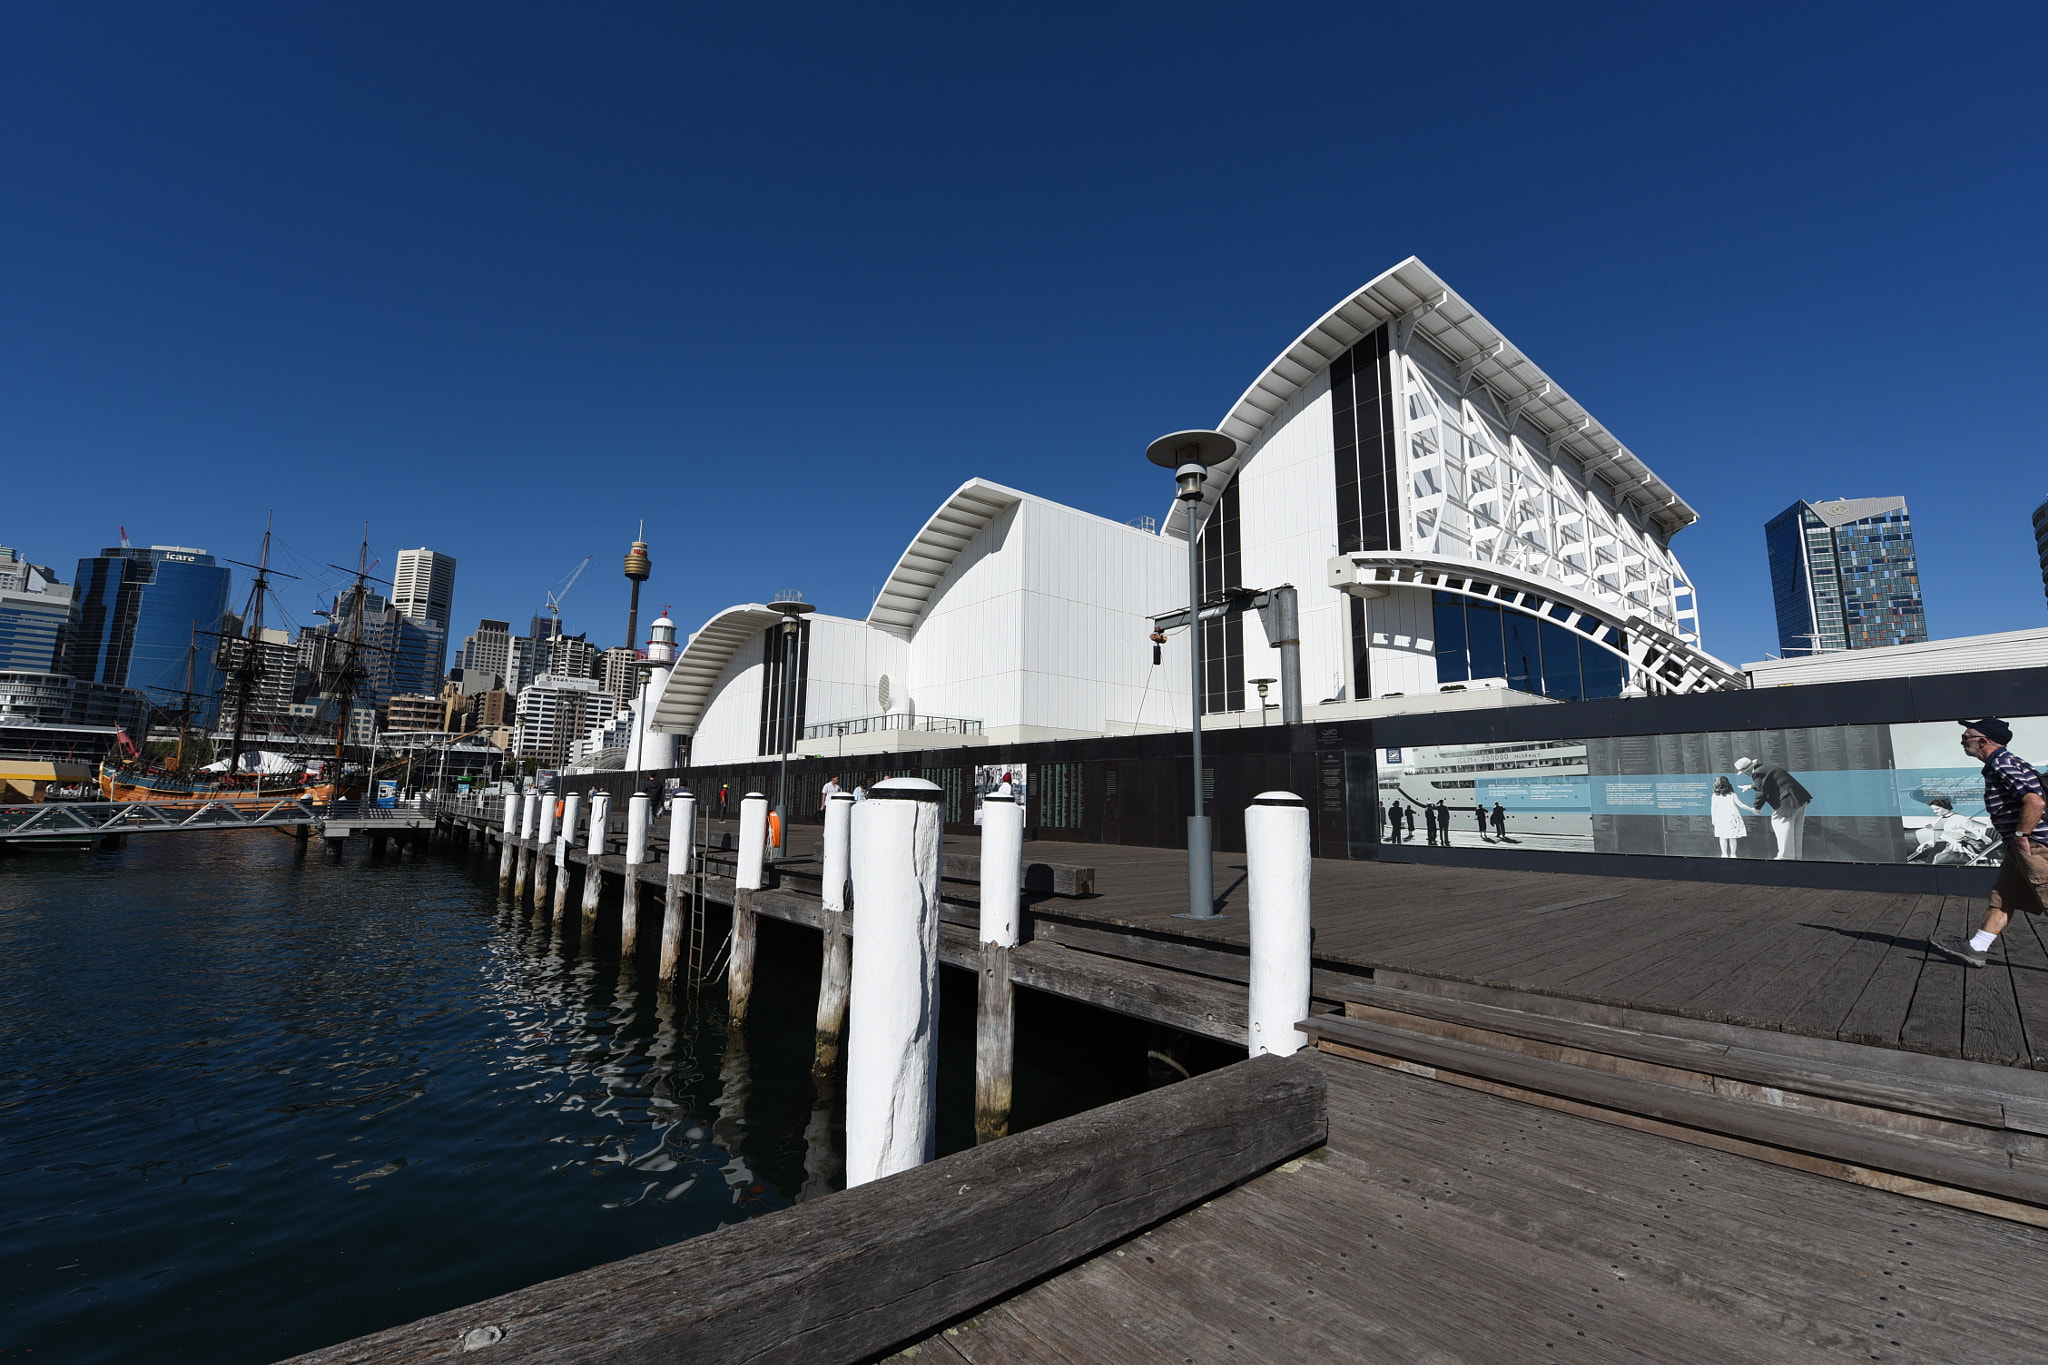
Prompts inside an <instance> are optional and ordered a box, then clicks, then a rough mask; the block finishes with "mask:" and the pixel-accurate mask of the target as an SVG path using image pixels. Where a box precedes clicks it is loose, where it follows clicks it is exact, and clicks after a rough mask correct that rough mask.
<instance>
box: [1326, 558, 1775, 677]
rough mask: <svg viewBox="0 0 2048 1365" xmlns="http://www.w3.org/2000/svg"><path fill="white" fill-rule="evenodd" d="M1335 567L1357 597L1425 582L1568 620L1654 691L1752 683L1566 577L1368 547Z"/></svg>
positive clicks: (1333, 577)
mask: <svg viewBox="0 0 2048 1365" xmlns="http://www.w3.org/2000/svg"><path fill="white" fill-rule="evenodd" d="M1329 572H1330V586H1331V587H1333V588H1337V589H1339V590H1341V591H1343V592H1347V593H1351V594H1352V595H1354V596H1357V597H1365V598H1374V597H1383V596H1385V595H1386V592H1387V590H1388V589H1390V588H1397V587H1412V588H1426V589H1429V590H1431V591H1434V592H1448V593H1454V594H1457V595H1458V596H1461V597H1467V598H1472V599H1474V600H1477V601H1483V602H1488V603H1492V604H1494V605H1496V606H1499V607H1501V608H1503V609H1505V610H1508V611H1516V612H1520V613H1522V614H1523V615H1525V616H1531V617H1534V618H1536V619H1537V620H1539V621H1548V622H1551V623H1552V624H1554V625H1559V626H1563V627H1564V628H1565V629H1567V630H1570V631H1572V632H1574V633H1576V634H1577V635H1578V636H1579V637H1580V638H1581V639H1583V640H1584V641H1586V642H1587V643H1589V644H1592V645H1595V646H1597V647H1599V648H1601V649H1604V650H1606V651H1607V652H1608V653H1609V654H1612V655H1614V656H1615V657H1616V658H1619V659H1623V660H1625V661H1626V662H1627V663H1628V676H1629V680H1630V682H1631V683H1632V684H1634V685H1635V686H1636V687H1639V688H1641V689H1642V690H1643V691H1645V692H1648V693H1651V694H1654V695H1674V696H1676V695H1683V694H1686V693H1692V692H1734V691H1740V690H1741V689H1743V688H1745V687H1747V686H1748V681H1747V680H1746V679H1745V678H1744V676H1743V674H1742V673H1741V672H1740V671H1739V670H1737V669H1735V668H1732V667H1730V666H1729V665H1728V664H1725V663H1723V662H1722V661H1721V660H1719V659H1717V658H1715V657H1714V656H1713V655H1711V654H1709V653H1707V652H1706V651H1705V650H1703V649H1700V648H1699V647H1698V646H1696V645H1694V644H1693V643H1692V642H1690V641H1688V640H1684V639H1681V638H1680V637H1679V636H1678V635H1676V634H1675V633H1674V632H1672V631H1670V630H1668V629H1666V628H1665V627H1664V626H1663V625H1661V624H1659V623H1658V622H1657V621H1655V620H1653V619H1651V618H1650V617H1649V616H1647V615H1646V614H1644V613H1643V612H1641V611H1628V610H1625V609H1610V608H1609V607H1607V606H1606V605H1605V604H1604V603H1602V602H1598V601H1595V602H1588V601H1585V600H1583V599H1581V598H1580V597H1579V596H1578V595H1577V594H1576V593H1572V592H1569V591H1567V590H1566V589H1565V587H1564V585H1562V584H1560V583H1557V582H1554V581H1546V580H1545V579H1543V578H1541V577H1539V576H1537V575H1533V574H1530V573H1528V572H1526V571H1524V570H1520V569H1513V568H1507V567H1504V566H1501V565H1497V564H1488V563H1483V562H1479V563H1475V562H1471V561H1465V562H1458V561H1450V560H1436V559H1432V558H1429V557H1425V556H1421V555H1410V554H1400V553H1389V552H1380V551H1362V550H1361V551H1354V552H1353V553H1351V554H1347V555H1338V556H1336V557H1335V558H1333V559H1332V560H1331V561H1330V566H1329Z"/></svg>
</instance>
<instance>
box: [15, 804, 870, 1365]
mask: <svg viewBox="0 0 2048 1365" xmlns="http://www.w3.org/2000/svg"><path fill="white" fill-rule="evenodd" d="M178 839H182V840H184V841H185V842H183V843H180V842H178ZM178 839H163V840H159V841H157V842H156V843H154V844H152V843H150V842H148V841H145V840H142V839H137V840H134V841H132V842H131V844H130V846H129V847H128V848H127V849H125V850H119V851H108V852H104V853H94V854H91V855H84V856H73V857H71V858H70V859H69V860H68V861H65V862H61V863H59V862H51V861H34V860H29V859H8V860H4V861H0V991H4V992H5V993H6V998H7V999H8V1000H9V1002H10V1010H9V1012H8V1014H7V1017H6V1019H5V1020H4V1022H0V1124H4V1132H5V1134H6V1141H5V1143H4V1144H0V1254H4V1255H5V1257H6V1264H7V1265H8V1267H9V1268H10V1270H11V1271H12V1272H13V1273H12V1274H11V1275H9V1276H8V1277H7V1278H6V1280H5V1282H4V1285H0V1304H4V1308H5V1320H6V1321H7V1322H8V1325H9V1332H8V1334H7V1336H8V1340H7V1341H6V1342H5V1343H4V1344H5V1345H7V1346H9V1347H14V1348H18V1349H20V1350H22V1351H23V1353H24V1354H26V1353H27V1351H28V1350H30V1349H33V1350H35V1351H37V1352H40V1353H44V1354H48V1355H50V1356H52V1357H53V1358H59V1359H64V1360H71V1361H100V1360H108V1361H111V1360H127V1359H138V1358H140V1359H149V1358H161V1357H168V1356H171V1355H173V1354H178V1353H184V1354H186V1355H188V1356H190V1357H191V1358H193V1359H207V1360H217V1361H228V1362H234V1361H251V1362H259V1361H269V1360H275V1359H277V1358H279V1357H282V1356H286V1355H290V1354H292V1353H294V1352H296V1351H301V1350H307V1349H311V1348H313V1347H316V1346H319V1345H322V1344H324V1343H327V1342H330V1341H334V1340H339V1339H342V1338H345V1337H348V1336H352V1335H356V1334H359V1333H362V1332H365V1331H370V1330H374V1329H376V1328H378V1327H381V1326H386V1325H390V1324H392V1323H396V1322H403V1321H408V1320H410V1319H412V1318H415V1317H419V1316H422V1315H424V1314H427V1313H432V1312H437V1311H441V1310H443V1309H446V1308H451V1307H455V1306H458V1305H460V1304H463V1303H468V1302H472V1301H474V1300H476V1299H479V1298H483V1297H486V1296H488V1295H491V1294H496V1293H502V1292H506V1291H508V1290H511V1289H514V1288H517V1287H520V1286H523V1285H526V1284H530V1283H533V1282H535V1281H536V1280H540V1279H545V1278H548V1277H550V1276H554V1275H561V1274H566V1273H569V1272H571V1271H574V1270H578V1269H582V1268H585V1267H588V1266H592V1265H597V1264H602V1263H604V1262H607V1261H611V1260H615V1259H617V1258H619V1257H622V1256H627V1255H631V1254H633V1253H635V1252H639V1251H642V1250H646V1249H649V1248H651V1247H654V1246H658V1245H663V1244H667V1243H671V1242H674V1241H677V1240H679V1239H681V1238H684V1237H689V1236H693V1235H696V1234H699V1233H702V1232H705V1231H709V1230H711V1229H713V1228H715V1227H718V1226H721V1225H723V1224H726V1223H731V1222H734V1221H738V1220H741V1219H744V1218H747V1217H751V1216H754V1215H755V1214H758V1213H760V1212H763V1211H766V1210H770V1209H774V1208H778V1207H782V1206H784V1205H786V1204H788V1203H789V1202H791V1201H792V1200H794V1199H796V1198H799V1197H803V1198H810V1197H815V1195H816V1194H818V1193H820V1192H823V1191H825V1190H827V1189H829V1188H834V1187H836V1186H835V1181H836V1180H837V1177H836V1176H835V1175H834V1174H833V1172H834V1171H835V1170H836V1169H837V1167H836V1162H837V1156H836V1151H837V1143H838V1138H837V1135H836V1131H835V1130H834V1127H833V1121H832V1117H831V1109H832V1105H831V1103H830V1102H827V1103H826V1105H825V1111H826V1114H825V1118H824V1119H823V1120H822V1125H821V1120H820V1118H819V1114H818V1111H817V1105H816V1102H815V1099H814V1097H813V1096H812V1094H811V1093H810V1089H811V1087H810V1081H809V1060H810V1038H809V1030H810V1019H811V1013H812V998H813V995H814V992H815V984H816V978H815V963H814V962H809V963H807V962H804V961H802V960H797V961H794V962H785V961H780V960H778V959H777V957H776V956H775V955H774V954H773V953H769V954H764V955H763V958H762V961H761V965H760V968H759V971H760V977H759V980H758V981H757V985H756V995H755V1021H756V1022H755V1030H754V1037H753V1038H752V1039H751V1040H748V1039H734V1038H728V1036H727V1033H726V1027H725V1017H724V1000H723V993H722V992H720V991H717V990H708V991H704V992H702V993H700V994H697V995H695V996H692V995H690V994H688V993H687V991H686V992H684V993H682V994H678V993H677V992H675V991H673V990H670V989H667V988H665V987H662V986H660V985H659V984H658V983H657V982H656V981H655V979H654V976H653V973H652V971H651V970H648V969H643V968H641V967H640V966H639V965H638V964H635V963H631V962H623V961H621V960H620V959H619V958H618V956H617V954H616V952H615V951H614V950H609V949H606V948H603V947H602V946H599V947H598V948H597V949H596V951H594V952H593V951H591V949H590V947H589V946H587V945H572V944H571V943H570V941H569V940H570V938H571V936H572V934H573V933H574V919H573V917H571V918H570V919H568V920H567V921H565V922H564V923H562V924H559V925H558V924H556V923H554V922H553V921H552V917H551V915H550V913H549V910H548V909H547V908H541V909H539V911H538V912H537V913H536V911H535V909H534V908H533V907H531V906H530V905H529V906H518V905H515V904H513V903H511V902H510V901H499V900H498V899H497V897H496V895H495V881H496V871H497V865H496V860H495V859H484V858H478V859H458V858H452V857H451V858H439V857H437V858H428V859H412V858H407V859H403V860H401V859H396V858H390V857H387V858H383V859H373V858H370V857H368V856H365V855H364V854H363V853H362V852H360V851H356V850H351V853H350V854H349V855H348V856H346V857H345V858H343V859H342V860H339V861H336V860H333V859H328V858H313V859H307V858H303V857H301V856H300V855H301V854H302V852H303V849H302V848H300V847H299V846H298V845H297V844H296V841H288V840H282V839H276V838H275V837H274V836H271V838H270V839H269V841H267V842H264V841H259V840H257V839H256V837H255V836H248V835H220V836H213V835H207V836H178ZM651 962H652V959H651V958H649V963H650V964H651ZM750 1042H751V1046H750ZM230 1321H232V1324H233V1330H232V1331H228V1330H226V1328H227V1325H228V1324H229V1322H230Z"/></svg>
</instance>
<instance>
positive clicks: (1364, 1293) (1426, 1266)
mask: <svg viewBox="0 0 2048 1365" xmlns="http://www.w3.org/2000/svg"><path fill="white" fill-rule="evenodd" d="M1304 1055H1308V1054H1304ZM1317 1060H1318V1062H1319V1064H1320V1066H1321V1068H1322V1070H1323V1071H1324V1073H1325V1075H1326V1077H1327V1079H1328V1082H1329V1091H1328V1104H1329V1125H1330V1132H1329V1140H1328V1145H1327V1146H1326V1147H1325V1148H1323V1149H1322V1150H1321V1151H1318V1152H1315V1153H1312V1154H1310V1155H1309V1156H1308V1157H1305V1158H1301V1159H1297V1160H1294V1161H1290V1162H1287V1163H1285V1164H1284V1165H1282V1166H1280V1167H1279V1168H1277V1169H1275V1170H1273V1171H1271V1172H1268V1173H1267V1174H1265V1175H1262V1176H1259V1177H1258V1178H1256V1179H1254V1180H1251V1181H1249V1182H1247V1183H1245V1184H1243V1185H1241V1186H1239V1187H1237V1188H1236V1189H1234V1190H1231V1191H1229V1192H1228V1193H1225V1194H1222V1195H1220V1196H1218V1197H1216V1198H1214V1199H1212V1200H1210V1201H1208V1202H1206V1203H1204V1204H1202V1205H1201V1206H1200V1207H1198V1208H1195V1209H1193V1210H1190V1211H1188V1212H1186V1213H1184V1214H1182V1215H1181V1216H1179V1217H1177V1218H1173V1219H1170V1220H1168V1221H1167V1222H1165V1223H1163V1224H1160V1225H1159V1226H1157V1227H1154V1228H1153V1229H1151V1230H1150V1231H1147V1232H1144V1233H1142V1234H1140V1235H1139V1236H1137V1237H1134V1238H1131V1239H1129V1240H1127V1241H1125V1242H1123V1243H1121V1244H1119V1245H1118V1246H1116V1247H1114V1248H1111V1249H1109V1250H1106V1251H1103V1252H1101V1253H1099V1254H1097V1255H1095V1256H1093V1257H1091V1258H1089V1259H1088V1260H1086V1261H1083V1262H1081V1263H1080V1264H1078V1265H1076V1266H1074V1267H1072V1268H1070V1269H1068V1270H1066V1271H1065V1272H1064V1273H1062V1274H1059V1275H1057V1276H1054V1277H1053V1278H1051V1279H1049V1280H1046V1281H1044V1282H1042V1283H1040V1284H1038V1285H1036V1286H1034V1287H1032V1288H1029V1289H1026V1290H1024V1291H1023V1292H1022V1293H1019V1294H1016V1295H1014V1296H1011V1297H1009V1298H1007V1299H1005V1300H1003V1301H1002V1302H1000V1303H997V1304H995V1305H993V1306H990V1307H987V1308H984V1309H982V1310H981V1311H979V1312H977V1313H976V1314H975V1315H973V1316H972V1317H970V1318H969V1319H967V1320H966V1321H964V1322H960V1323H956V1324H954V1325H953V1326H951V1327H949V1328H947V1329H946V1330H944V1331H941V1332H938V1333H935V1334H933V1335H931V1336H930V1337H928V1338H927V1339H925V1340H924V1341H922V1342H921V1343H919V1344H918V1345H917V1346H915V1347H913V1348H911V1349H910V1350H908V1351H905V1352H904V1353H903V1354H904V1355H906V1356H908V1355H911V1354H913V1353H914V1354H915V1355H916V1357H917V1358H919V1359H920V1361H939V1362H946V1361H951V1362H969V1363H970V1365H1025V1363H1026V1362H1030V1363H1032V1365H1038V1363H1040V1362H1075V1365H1092V1363H1093V1362H1099V1361H1118V1362H1131V1363H1132V1365H1146V1363H1148V1362H1159V1365H1195V1363H1198V1362H1199V1363H1201V1365H1207V1363H1208V1362H1232V1365H1242V1363H1243V1362H1248V1361H1275V1362H1283V1361H1284V1362H1298V1361H1308V1360H1375V1361H1379V1360H1385V1361H1441V1362H1450V1361H1463V1362H1479V1363H1483V1365H1494V1363H1495V1362H1498V1365H1524V1362H1536V1361H1616V1362H1622V1361H1628V1362H1642V1361H1670V1362H1698V1365H1727V1362H1738V1361H1757V1362H1764V1361H1771V1362H1794V1361H1809V1360H1859V1361H1864V1360H1877V1361H1965V1360H1967V1361H1975V1362H2005V1361H2014V1362H2017V1361H2037V1360H2040V1359H2042V1358H2043V1355H2044V1348H2043V1343H2044V1342H2048V1304H2044V1302H2043V1300H2042V1299H2041V1296H2040V1295H2038V1294H2036V1293H2034V1292H2033V1286H2035V1285H2037V1284H2040V1283H2042V1282H2043V1281H2044V1279H2048V1230H2044V1229H2041V1228H2037V1227H2028V1226H2025V1225H2023V1224H2019V1223H2009V1222H2002V1221H2000V1220H1997V1219H1992V1218H1986V1217H1983V1216H1981V1215H1979V1214H1975V1213H1971V1212H1968V1211H1965V1210H1961V1209H1951V1208H1943V1207H1940V1206H1937V1205H1930V1204H1927V1203H1924V1202H1920V1201H1917V1200H1912V1199H1907V1198H1904V1197H1901V1196H1897V1195H1891V1194H1886V1193H1881V1192H1877V1191H1871V1190H1865V1189H1859V1188H1856V1187H1853V1186H1848V1185H1843V1184H1839V1183H1837V1182H1833V1181H1828V1180H1821V1179H1816V1178H1814V1177H1812V1176H1808V1175H1804V1174H1802V1173H1800V1172H1797V1171H1789V1170H1784V1169H1781V1168H1779V1167H1774V1166H1768V1165H1764V1164H1761V1163H1758V1162H1753V1161H1748V1160H1745V1159H1743V1158H1741V1157H1738V1156H1731V1155H1728V1154H1725V1153H1721V1152H1715V1151H1708V1150H1703V1149H1698V1148H1692V1147H1682V1146H1678V1145H1676V1144H1673V1143H1670V1142H1668V1141H1666V1140H1665V1139H1662V1138H1658V1137H1654V1136H1650V1135H1646V1134H1642V1133H1636V1132H1630V1131H1628V1130H1626V1129H1622V1128H1616V1127H1611V1126H1609V1125H1606V1124H1602V1123H1597V1122H1593V1121H1591V1120H1588V1119H1582V1118H1578V1117H1575V1116H1572V1115H1569V1114H1560V1113H1553V1112H1550V1111H1546V1110H1541V1109H1535V1108H1531V1107H1529V1106H1527V1105H1522V1104H1517V1103H1515V1102H1513V1101H1509V1100H1502V1099H1495V1098H1493V1097H1491V1096H1487V1095H1479V1094H1473V1093H1471V1092H1469V1091H1461V1090H1455V1089H1452V1088H1450V1087H1448V1086H1443V1085H1438V1084H1435V1083H1433V1082H1430V1081H1425V1080H1420V1079H1417V1078H1415V1077H1411V1076H1405V1075H1402V1074H1400V1073H1398V1072H1392V1071H1385V1070H1381V1069H1379V1068H1376V1067H1370V1066H1366V1065H1364V1064H1362V1063H1356V1062H1349V1061H1344V1060H1340V1059H1337V1058H1333V1057H1329V1056H1319V1057H1318V1059H1317Z"/></svg>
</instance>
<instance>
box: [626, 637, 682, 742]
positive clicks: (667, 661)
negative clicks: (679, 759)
mask: <svg viewBox="0 0 2048 1365" xmlns="http://www.w3.org/2000/svg"><path fill="white" fill-rule="evenodd" d="M675 666H676V623H675V622H673V621H671V620H669V619H668V612H667V611H663V612H662V614H661V615H660V617H658V618H657V619H656V620H655V622H654V624H653V625H651V626H649V627H648V628H647V683H646V686H644V687H642V688H641V689H640V692H639V695H638V696H637V697H636V698H635V700H634V703H633V706H634V716H633V746H634V748H635V750H636V751H637V757H635V758H634V760H633V761H632V762H631V763H630V764H629V765H628V766H630V767H633V768H636V769H639V770H642V771H645V770H648V769H661V768H673V767H674V766H675V765H676V738H675V736H674V735H664V734H657V733H655V732H654V731H653V730H651V729H649V728H648V726H649V723H650V722H651V721H652V720H653V716H654V708H655V707H656V706H657V705H658V704H659V703H660V701H661V695H662V693H663V692H665V691H667V690H668V675H669V674H670V673H671V672H673V671H674V670H675Z"/></svg>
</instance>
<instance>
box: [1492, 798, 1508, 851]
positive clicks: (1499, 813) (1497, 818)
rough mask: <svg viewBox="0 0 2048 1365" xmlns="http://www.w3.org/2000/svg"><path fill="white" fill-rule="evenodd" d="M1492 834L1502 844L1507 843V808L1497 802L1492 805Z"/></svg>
mask: <svg viewBox="0 0 2048 1365" xmlns="http://www.w3.org/2000/svg"><path fill="white" fill-rule="evenodd" d="M1493 833H1494V837H1495V838H1497V839H1499V840H1500V841H1501V842H1502V843H1506V842H1507V841H1508V808H1507V807H1506V806H1503V805H1502V804H1501V803H1500V802H1498V801H1496V802H1494V803H1493Z"/></svg>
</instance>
